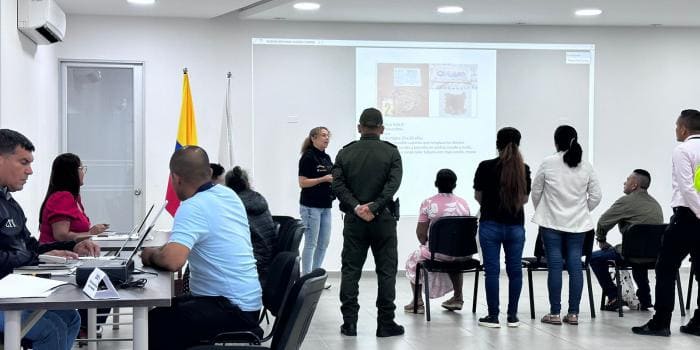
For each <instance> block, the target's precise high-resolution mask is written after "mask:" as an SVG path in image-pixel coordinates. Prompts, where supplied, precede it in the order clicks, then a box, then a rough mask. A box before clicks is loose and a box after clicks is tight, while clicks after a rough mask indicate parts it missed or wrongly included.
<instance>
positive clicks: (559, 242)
mask: <svg viewBox="0 0 700 350" xmlns="http://www.w3.org/2000/svg"><path fill="white" fill-rule="evenodd" d="M541 233H542V243H544V252H545V255H546V256H547V267H548V269H549V273H548V274H547V289H548V290H549V305H550V310H549V312H550V313H551V314H554V315H558V314H559V313H560V312H561V283H562V282H561V275H562V271H563V269H564V264H566V271H567V272H568V273H569V311H568V313H570V314H578V312H579V304H580V303H581V292H582V291H583V273H582V272H581V266H582V264H581V254H582V251H583V240H584V237H585V235H586V234H585V233H583V232H580V233H574V232H564V231H559V230H554V229H551V228H546V227H541ZM564 254H566V256H564Z"/></svg>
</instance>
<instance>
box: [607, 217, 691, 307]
mask: <svg viewBox="0 0 700 350" xmlns="http://www.w3.org/2000/svg"><path fill="white" fill-rule="evenodd" d="M666 226H667V225H666V224H660V225H651V224H639V225H634V226H632V227H630V228H629V230H627V232H625V233H623V234H622V256H623V257H624V260H623V261H622V263H621V264H618V263H616V262H615V261H614V260H610V261H608V266H609V267H611V268H614V269H615V284H616V285H617V295H618V296H621V295H622V283H621V281H620V271H624V270H632V265H633V264H634V265H638V266H642V267H645V268H647V269H649V270H653V269H654V267H655V266H656V258H657V257H658V255H659V249H660V248H661V237H662V236H663V234H664V232H665V231H666ZM633 261H635V262H633ZM639 261H643V262H639ZM676 287H677V288H678V302H679V303H680V305H681V316H685V310H683V290H682V289H681V280H680V274H678V276H677V277H676ZM604 306H605V295H604V294H603V295H602V296H601V301H600V308H601V309H603V307H604ZM622 306H623V301H622V298H621V297H618V298H617V312H618V316H620V317H624V311H623V308H622Z"/></svg>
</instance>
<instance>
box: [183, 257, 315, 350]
mask: <svg viewBox="0 0 700 350" xmlns="http://www.w3.org/2000/svg"><path fill="white" fill-rule="evenodd" d="M327 278H328V275H327V274H326V271H325V270H323V269H316V270H313V271H311V273H309V274H306V275H304V276H303V277H301V278H300V279H299V280H297V282H296V283H294V286H292V288H291V290H290V291H289V294H288V298H287V301H286V302H285V303H284V305H283V306H282V309H281V312H280V314H279V318H278V320H277V321H276V322H277V325H278V327H279V329H278V330H277V331H276V332H275V334H274V336H273V337H272V343H271V344H270V347H269V349H274V350H282V349H284V350H292V349H297V350H298V349H299V348H300V347H301V344H302V342H303V341H304V338H305V337H306V333H307V332H308V330H309V324H311V319H312V318H313V315H314V312H315V311H316V306H317V305H318V300H319V299H320V298H321V293H322V292H323V287H324V286H325V284H326V279H327ZM217 344H226V343H225V342H221V341H218V340H216V339H215V340H214V341H213V342H212V344H210V345H199V346H195V347H191V348H189V350H243V349H251V350H252V349H258V350H259V349H268V348H266V347H261V346H253V345H217Z"/></svg>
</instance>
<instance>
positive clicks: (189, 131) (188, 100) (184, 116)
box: [165, 69, 197, 217]
mask: <svg viewBox="0 0 700 350" xmlns="http://www.w3.org/2000/svg"><path fill="white" fill-rule="evenodd" d="M184 77H185V79H184V80H183V81H182V106H181V107H180V125H179V127H178V129H177V140H175V151H177V150H179V149H180V148H182V147H185V146H195V145H197V125H196V123H195V120H194V104H193V103H192V93H191V92H190V79H189V77H188V76H187V69H185V71H184ZM170 181H171V180H170V176H168V191H167V192H166V193H165V199H166V200H167V201H168V204H167V206H166V207H165V209H166V210H167V211H168V213H170V215H172V216H173V217H174V216H175V212H176V211H177V208H178V207H179V206H180V200H179V199H178V198H177V195H176V194H175V190H173V185H172V183H171V182H170Z"/></svg>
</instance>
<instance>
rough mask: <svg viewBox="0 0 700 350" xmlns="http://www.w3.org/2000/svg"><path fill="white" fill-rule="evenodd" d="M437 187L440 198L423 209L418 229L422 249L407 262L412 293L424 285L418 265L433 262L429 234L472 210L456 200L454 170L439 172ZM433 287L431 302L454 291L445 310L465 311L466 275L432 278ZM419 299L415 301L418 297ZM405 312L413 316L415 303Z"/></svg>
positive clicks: (425, 203)
mask: <svg viewBox="0 0 700 350" xmlns="http://www.w3.org/2000/svg"><path fill="white" fill-rule="evenodd" d="M435 187H437V188H438V194H436V195H434V196H432V197H430V198H428V199H426V200H424V201H423V203H422V204H421V206H420V214H419V216H418V225H417V227H416V235H417V236H418V242H420V246H419V247H418V250H416V251H415V252H413V254H411V256H409V258H408V261H406V277H408V279H409V280H410V281H411V291H415V283H418V284H421V281H418V282H416V264H417V263H418V262H420V261H422V260H425V259H430V250H429V249H428V231H429V227H430V224H431V222H432V221H433V220H435V219H437V218H439V217H443V216H468V215H469V206H468V205H467V202H466V201H465V200H464V199H462V198H460V197H458V196H455V195H454V194H453V193H452V191H453V190H454V189H455V187H457V175H456V174H455V173H454V172H453V171H452V170H450V169H442V170H440V171H438V173H437V176H436V178H435ZM470 258H471V257H440V260H443V261H455V260H465V259H470ZM428 280H429V283H430V295H429V296H428V297H429V298H431V299H434V298H439V297H441V296H443V295H445V294H447V293H449V292H451V291H452V290H453V289H454V295H453V296H452V298H450V299H448V300H447V301H445V302H443V303H442V307H443V308H445V309H447V310H461V309H462V305H463V304H464V300H463V299H462V274H461V273H450V274H446V273H434V272H430V273H429V275H428ZM414 299H415V297H414ZM417 299H418V308H417V310H418V313H421V314H422V313H424V312H425V309H424V306H423V305H424V304H423V298H422V297H421V294H420V288H419V289H418V298H417ZM404 311H406V312H413V301H411V302H410V303H409V304H408V305H406V306H404Z"/></svg>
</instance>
